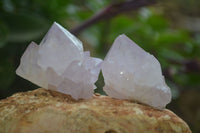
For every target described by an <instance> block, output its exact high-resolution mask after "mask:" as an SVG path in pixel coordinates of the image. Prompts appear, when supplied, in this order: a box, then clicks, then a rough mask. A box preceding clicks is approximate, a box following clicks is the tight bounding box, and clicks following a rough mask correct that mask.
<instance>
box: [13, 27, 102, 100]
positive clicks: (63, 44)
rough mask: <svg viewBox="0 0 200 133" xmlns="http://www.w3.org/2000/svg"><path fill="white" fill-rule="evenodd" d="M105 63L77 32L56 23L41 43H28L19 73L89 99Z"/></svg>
mask: <svg viewBox="0 0 200 133" xmlns="http://www.w3.org/2000/svg"><path fill="white" fill-rule="evenodd" d="M101 63H102V60H101V59H98V58H92V57H90V53H89V52H84V51H83V46H82V43H81V42H80V41H79V40H78V39H77V38H76V37H75V36H73V35H72V34H71V33H70V32H69V31H67V30H66V29H64V28H63V27H62V26H60V25H59V24H57V23H54V24H53V25H52V27H51V28H50V30H49V31H48V33H47V34H46V36H45V37H44V39H43V40H42V41H41V43H40V45H37V44H36V43H34V42H32V43H31V44H30V45H29V46H28V48H27V49H26V51H25V52H24V54H23V56H22V58H21V63H20V65H19V67H18V68H17V70H16V73H17V74H18V75H19V76H21V77H23V78H25V79H27V80H29V81H31V82H33V83H35V84H37V85H38V86H41V87H43V88H46V89H51V90H55V91H59V92H62V93H66V94H70V95H71V96H72V97H74V98H75V99H80V98H86V99H87V98H90V97H92V94H93V90H94V89H95V85H94V83H95V81H96V80H97V78H98V75H99V72H100V66H101Z"/></svg>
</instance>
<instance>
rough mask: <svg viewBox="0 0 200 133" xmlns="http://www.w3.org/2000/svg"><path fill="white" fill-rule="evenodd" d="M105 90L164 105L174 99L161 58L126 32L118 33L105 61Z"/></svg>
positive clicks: (112, 93) (121, 97)
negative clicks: (163, 70) (145, 48)
mask: <svg viewBox="0 0 200 133" xmlns="http://www.w3.org/2000/svg"><path fill="white" fill-rule="evenodd" d="M102 73H103V76H104V81H105V86H104V91H105V92H106V93H107V94H108V95H109V96H111V97H114V98H118V99H129V100H136V101H139V102H141V103H144V104H148V105H150V106H153V107H155V108H159V109H162V108H165V106H166V104H168V103H169V102H170V100H171V91H170V88H169V87H168V86H167V85H166V84H165V80H164V77H163V76H162V71H161V66H160V63H159V62H158V60H157V59H156V58H155V57H154V56H153V55H151V54H149V53H147V52H146V51H144V50H143V49H142V48H140V47H139V46H138V45H137V44H136V43H134V42H133V41H132V40H130V39H129V38H128V37H127V36H126V35H120V36H118V37H117V38H116V39H115V41H114V43H113V45H112V47H111V48H110V50H109V52H108V54H107V56H106V57H105V59H104V61H103V64H102Z"/></svg>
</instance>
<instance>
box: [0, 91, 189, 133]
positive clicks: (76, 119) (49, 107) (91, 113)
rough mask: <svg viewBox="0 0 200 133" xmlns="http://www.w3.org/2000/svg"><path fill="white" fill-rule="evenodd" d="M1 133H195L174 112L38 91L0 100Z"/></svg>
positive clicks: (103, 99)
mask: <svg viewBox="0 0 200 133" xmlns="http://www.w3.org/2000/svg"><path fill="white" fill-rule="evenodd" d="M0 133H191V131H190V129H189V127H188V126H187V124H186V123H185V122H184V121H183V120H182V119H180V118H179V117H178V116H176V115H175V114H174V113H173V112H171V111H170V110H167V109H164V110H157V109H154V108H152V107H150V106H146V105H142V104H138V103H134V102H131V101H128V100H119V99H113V98H110V97H107V96H101V95H98V94H96V95H94V96H93V98H92V99H88V100H82V99H81V100H78V101H76V100H74V99H73V98H72V97H71V96H69V95H66V94H62V93H58V92H55V91H50V90H46V89H42V88H41V89H37V90H34V91H29V92H24V93H17V94H14V95H13V96H11V97H9V98H7V99H4V100H1V101H0Z"/></svg>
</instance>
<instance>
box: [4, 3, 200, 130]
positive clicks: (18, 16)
mask: <svg viewBox="0 0 200 133" xmlns="http://www.w3.org/2000/svg"><path fill="white" fill-rule="evenodd" d="M135 1H137V2H135ZM146 1H147V0H140V1H139V0H132V1H128V2H130V3H131V4H132V5H131V4H130V3H129V4H126V3H127V1H125V0H115V1H114V0H112V1H108V0H81V1H73V0H48V1H42V0H1V1H0V98H1V99H2V98H6V97H8V96H10V95H12V94H13V93H16V92H21V91H27V90H32V89H36V88H37V86H35V85H33V84H32V83H30V82H28V81H27V80H24V79H22V78H20V77H18V76H16V74H15V70H16V68H17V66H18V65H19V62H20V57H21V55H22V53H23V52H24V50H25V48H26V47H27V46H28V44H29V43H30V42H31V41H35V42H36V43H39V42H40V41H41V39H42V38H43V36H44V35H45V33H46V32H47V31H48V29H49V28H50V26H51V24H52V23H53V22H54V21H56V22H58V23H60V24H61V25H63V26H64V27H65V28H67V29H68V30H71V31H72V32H73V33H75V34H76V35H77V37H78V38H79V39H80V40H81V41H82V42H83V45H84V49H85V51H87V50H90V51H91V55H92V56H96V57H99V58H102V59H103V58H104V56H105V54H106V53H107V51H108V50H109V48H110V46H111V45H112V43H113V41H114V39H115V38H116V37H117V36H118V35H119V34H123V33H125V34H126V35H127V36H129V37H130V38H131V39H132V40H134V41H135V42H136V43H138V45H140V46H141V47H142V48H144V49H145V50H146V51H148V52H150V53H151V54H153V55H154V56H155V57H156V58H157V59H158V60H159V61H160V63H161V66H162V70H163V74H164V75H165V77H166V82H167V84H168V85H169V86H170V87H171V91H172V94H173V100H172V102H171V103H170V104H169V105H168V106H167V108H169V109H170V110H172V111H173V112H175V113H176V114H177V115H179V116H180V117H181V118H182V119H184V120H185V121H186V122H187V123H188V124H189V126H190V128H191V129H192V131H193V132H194V133H199V132H200V8H199V7H200V1H199V0H168V1H162V2H159V1H158V2H154V1H153V0H149V1H148V2H146ZM134 4H135V5H134ZM147 5H148V6H147ZM126 6H127V7H126ZM121 7H122V8H121ZM124 7H125V8H124ZM104 9H110V10H104ZM124 9H125V10H124ZM102 10H103V11H106V12H103V13H102V12H101V15H102V16H101V15H98V13H99V12H100V11H102ZM113 12H114V14H112V13H113ZM95 17H97V18H98V19H97V20H96V21H91V20H92V19H93V18H95ZM91 18H92V19H91ZM85 21H86V25H83V24H85ZM88 21H89V23H88ZM80 27H81V28H82V30H80V29H81V28H80ZM96 85H97V87H98V89H97V90H95V91H96V92H100V93H103V92H102V86H103V78H102V75H100V77H99V80H98V81H97V83H96Z"/></svg>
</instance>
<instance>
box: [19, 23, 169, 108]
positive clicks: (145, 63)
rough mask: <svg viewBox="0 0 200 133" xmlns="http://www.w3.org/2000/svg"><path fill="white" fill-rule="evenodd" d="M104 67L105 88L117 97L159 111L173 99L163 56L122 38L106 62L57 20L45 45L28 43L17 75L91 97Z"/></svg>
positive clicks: (62, 91) (42, 85) (60, 90)
mask: <svg viewBox="0 0 200 133" xmlns="http://www.w3.org/2000/svg"><path fill="white" fill-rule="evenodd" d="M100 69H102V72H103V76H104V80H105V86H104V91H105V92H106V93H107V94H108V95H109V96H111V97H113V98H118V99H128V100H134V101H138V102H141V103H144V104H147V105H150V106H153V107H155V108H159V109H163V108H165V106H166V104H168V103H169V102H170V100H171V92H170V88H169V87H168V86H167V85H166V84H165V80H164V77H163V76H162V72H161V67H160V64H159V62H158V60H157V59H156V58H155V57H154V56H152V55H150V54H149V53H147V52H145V51H144V50H143V49H142V48H140V47H139V46H138V45H137V44H135V43H134V42H133V41H131V40H130V39H129V38H128V37H127V36H125V35H120V36H119V37H117V39H116V40H115V41H114V44H113V45H112V47H111V49H110V50H109V52H108V54H107V56H106V58H105V59H104V61H103V62H102V60H101V59H98V58H93V57H90V53H89V52H84V51H83V46H82V43H81V42H80V41H79V40H78V39H77V38H76V37H75V36H73V35H72V34H71V33H70V32H68V31H67V30H66V29H64V28H63V27H62V26H60V25H59V24H57V23H54V24H53V25H52V27H51V28H50V30H49V31H48V33H47V34H46V36H45V37H44V39H43V40H42V41H41V43H40V45H37V44H36V43H34V42H32V43H31V44H30V45H29V46H28V48H27V49H26V51H25V53H24V54H23V56H22V58H21V63H20V65H19V67H18V69H17V70H16V73H17V74H18V75H19V76H21V77H23V78H25V79H27V80H29V81H31V82H33V83H35V84H37V85H38V86H41V87H43V88H46V89H50V90H55V91H58V92H61V93H65V94H69V95H71V96H72V97H73V98H75V99H80V98H84V99H87V98H91V97H92V95H93V92H94V91H93V90H94V89H95V85H94V83H95V82H96V80H97V78H98V75H99V72H100Z"/></svg>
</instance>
